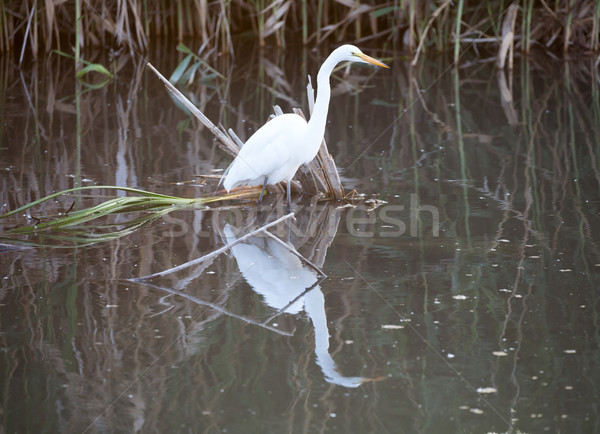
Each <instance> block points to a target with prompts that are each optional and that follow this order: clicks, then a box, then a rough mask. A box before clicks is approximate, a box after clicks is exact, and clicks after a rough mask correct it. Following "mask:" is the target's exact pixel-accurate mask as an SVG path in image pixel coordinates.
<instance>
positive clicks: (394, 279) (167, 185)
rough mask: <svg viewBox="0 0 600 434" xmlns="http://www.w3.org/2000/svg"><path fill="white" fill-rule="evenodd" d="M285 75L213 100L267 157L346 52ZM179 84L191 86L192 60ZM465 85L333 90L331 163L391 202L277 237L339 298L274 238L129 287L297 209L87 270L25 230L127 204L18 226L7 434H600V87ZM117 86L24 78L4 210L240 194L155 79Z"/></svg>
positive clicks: (209, 218) (278, 230)
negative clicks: (322, 71)
mask: <svg viewBox="0 0 600 434" xmlns="http://www.w3.org/2000/svg"><path fill="white" fill-rule="evenodd" d="M172 51H173V50H172ZM365 52H366V53H368V54H373V55H375V56H377V53H372V52H369V50H368V49H367V48H365ZM267 54H268V55H267V57H266V58H260V57H258V56H255V57H251V56H250V55H248V57H247V58H245V57H243V56H241V55H239V56H238V58H237V60H236V62H237V63H236V64H235V65H232V64H230V63H228V60H227V59H221V60H219V62H221V63H217V64H215V65H213V66H214V67H215V68H216V69H217V70H219V71H221V72H222V73H223V74H224V75H225V76H227V77H229V78H228V79H227V80H225V79H221V78H214V77H213V78H211V77H210V76H207V77H206V78H205V80H204V84H202V83H200V84H196V85H194V86H193V87H191V88H190V89H189V90H190V92H191V93H193V95H194V99H195V101H196V103H197V104H198V105H199V106H200V107H201V108H202V109H203V111H204V112H205V113H206V114H207V115H208V116H209V117H210V118H211V119H212V120H213V121H214V122H215V123H216V122H220V123H221V124H223V125H224V126H226V127H232V128H233V129H234V130H235V131H236V132H238V134H239V135H240V136H241V137H242V138H246V137H248V135H249V133H250V132H251V131H253V130H254V129H255V128H256V127H257V126H259V125H261V124H262V123H263V122H264V119H266V117H267V116H268V114H269V112H270V107H271V106H272V105H273V104H275V103H277V104H280V105H281V106H282V108H283V109H284V111H289V110H290V105H294V106H300V105H301V106H302V107H303V108H305V107H306V105H305V104H304V97H303V95H304V94H305V90H304V89H305V83H306V79H305V77H306V74H308V73H310V74H311V75H312V76H313V77H314V76H315V74H316V71H317V68H318V66H319V64H320V60H322V59H324V58H325V57H326V55H327V54H328V53H322V54H321V55H320V56H318V55H316V54H315V53H307V54H304V56H303V57H300V58H298V59H296V58H290V57H289V56H285V55H283V56H282V58H281V60H279V57H278V55H277V53H275V52H271V53H267ZM154 58H158V56H155V57H154ZM158 59H160V61H154V63H155V65H156V66H157V67H158V69H159V70H161V71H163V73H164V74H165V75H166V76H168V75H169V74H170V71H172V70H173V69H174V68H175V66H176V60H177V59H175V56H174V55H173V58H171V59H167V58H158ZM248 65H251V66H248ZM447 66H448V64H447V63H444V62H438V61H435V62H433V61H427V60H424V61H423V62H422V65H421V66H420V67H418V68H416V69H412V70H411V69H410V68H409V67H408V66H407V65H406V64H404V63H402V62H392V69H391V70H389V71H384V70H377V71H375V70H374V69H372V68H361V67H356V66H353V67H352V68H351V73H350V75H349V76H348V77H346V78H344V76H343V72H338V73H337V74H336V75H335V77H334V78H333V79H332V87H333V97H332V104H331V108H330V114H329V125H328V130H327V133H326V138H327V140H328V145H329V150H330V152H331V153H332V154H333V155H334V156H335V159H336V162H337V164H338V166H339V168H340V170H341V172H342V181H343V183H344V186H345V188H346V189H347V190H351V189H356V190H357V191H358V192H360V193H364V194H365V198H366V199H373V198H375V196H376V195H379V196H378V197H377V201H371V202H369V203H367V204H361V205H358V206H356V207H350V206H346V207H344V206H342V205H341V204H335V205H332V204H329V203H327V202H317V201H311V200H310V199H306V198H303V199H296V201H295V204H294V206H295V209H296V217H297V218H296V221H294V222H288V223H287V224H286V223H282V224H280V225H278V226H277V227H275V228H273V229H272V230H271V232H272V233H273V234H274V235H277V236H278V237H279V238H280V239H283V240H285V241H290V242H291V243H292V244H293V245H294V246H295V247H296V248H297V249H298V250H299V251H300V253H302V254H303V255H304V256H305V257H306V258H308V259H309V260H310V261H311V262H313V263H314V264H316V265H317V266H319V267H320V268H322V270H323V271H324V272H325V273H326V274H327V277H326V278H324V279H321V278H320V277H319V276H318V274H317V272H316V271H314V270H313V269H311V268H309V267H307V266H305V265H304V264H303V262H302V261H300V260H299V259H298V258H297V257H296V256H294V255H292V254H290V253H289V251H288V250H287V249H285V248H284V247H283V246H281V244H279V243H278V242H276V241H275V240H274V239H272V238H269V237H266V236H259V237H254V238H252V239H250V240H248V242H246V243H240V244H238V245H237V246H236V247H234V248H232V249H231V250H230V251H229V252H227V253H225V254H221V255H219V256H216V257H214V258H212V259H210V260H208V261H204V262H201V263H193V264H191V265H189V266H187V267H184V268H181V269H179V270H177V271H173V272H171V273H168V274H166V275H164V276H159V277H156V278H153V279H150V280H147V281H143V282H139V281H132V280H128V279H134V278H137V277H140V276H146V275H149V274H152V273H157V272H161V271H164V270H169V269H171V268H172V267H175V266H178V265H181V264H186V263H188V262H189V261H193V260H194V259H197V258H200V257H202V256H203V255H205V254H207V253H210V252H211V251H213V250H216V249H218V248H220V247H222V246H223V245H224V244H226V243H228V242H231V241H233V240H234V239H235V238H236V237H239V236H241V235H243V234H244V233H245V232H246V231H248V230H249V229H253V228H256V227H258V223H257V222H259V221H260V222H268V221H273V220H274V219H276V218H277V217H280V216H282V215H283V202H282V199H283V196H280V197H278V196H277V195H273V194H272V195H269V196H268V197H267V198H266V203H267V205H266V206H264V207H263V211H262V212H261V213H260V215H258V216H257V214H256V207H255V206H254V204H253V203H251V202H248V203H242V204H241V205H240V202H229V203H228V205H235V206H230V207H226V206H224V205H225V204H217V205H214V206H213V207H212V208H211V209H202V208H196V209H189V208H188V209H178V210H175V211H173V212H171V213H169V214H166V215H165V216H163V217H162V218H161V219H157V220H155V221H153V222H151V223H150V224H148V225H146V226H144V227H142V228H140V229H139V230H137V231H135V232H133V233H131V234H129V235H126V236H122V237H118V238H115V239H113V240H108V241H105V242H99V243H95V244H92V245H87V246H78V247H73V246H72V245H71V244H70V242H69V240H68V239H65V237H67V236H70V235H72V234H71V233H69V232H65V231H63V232H57V233H49V234H38V235H36V236H29V237H16V236H14V235H10V234H8V233H7V232H6V231H8V230H9V229H11V228H14V227H15V226H19V225H20V226H22V225H25V224H33V223H35V222H36V221H39V220H37V219H40V218H41V217H42V216H44V215H49V214H54V213H57V212H63V213H65V212H66V211H67V210H68V209H69V208H70V207H71V205H72V204H73V205H74V207H79V206H83V205H89V204H93V203H99V202H100V201H101V200H103V199H105V197H104V196H102V195H105V194H113V192H111V191H105V190H92V193H93V196H92V197H90V195H83V194H81V195H75V196H67V197H60V198H57V199H56V200H54V201H51V202H48V203H46V204H44V205H43V206H41V207H38V208H36V209H34V210H32V211H30V212H29V213H24V214H26V215H22V216H19V218H18V219H14V218H13V219H7V220H1V221H0V224H1V225H2V228H1V229H2V231H3V233H2V240H1V242H2V243H4V244H3V245H2V249H1V251H0V269H1V270H2V280H1V286H0V345H1V349H2V351H1V354H0V371H1V372H2V374H1V381H0V384H1V385H2V387H1V388H0V390H1V394H2V395H1V400H2V404H1V408H2V411H1V412H0V420H1V421H2V431H5V432H21V433H22V432H35V433H39V432H83V431H87V432H229V433H238V432H239V433H241V432H322V431H327V432H345V433H346V432H356V433H365V432H379V433H381V432H390V433H391V432H394V433H397V432H407V433H412V432H427V433H432V432H444V433H447V432H516V431H517V430H519V431H522V432H543V431H549V432H598V431H599V430H600V417H599V416H598V414H599V411H598V403H599V402H600V396H599V391H598V384H600V374H599V372H600V371H599V370H598V363H599V362H600V347H599V344H600V324H599V320H598V318H599V315H600V299H599V293H598V288H599V287H600V279H599V278H598V273H599V271H600V250H599V241H600V240H599V237H600V222H599V217H600V216H599V210H600V172H599V170H600V169H599V167H598V166H599V164H600V141H599V136H600V133H599V131H600V88H599V81H598V76H597V71H596V70H594V68H593V66H592V62H591V61H581V62H576V63H575V62H572V63H562V62H554V61H549V60H547V59H544V60H538V61H531V62H526V61H517V62H516V69H515V71H514V73H513V74H506V75H504V74H498V73H497V71H496V69H495V68H494V66H493V65H492V64H491V63H477V62H473V63H467V62H465V63H463V64H462V65H461V68H460V69H452V68H450V69H448V68H447ZM118 67H119V72H118V75H117V78H116V79H115V80H114V81H112V82H110V83H109V84H108V85H105V86H104V87H101V88H100V89H95V90H88V89H86V88H85V87H84V86H82V85H81V84H77V83H76V82H75V81H74V79H73V77H72V75H73V65H72V63H71V62H70V61H68V60H66V59H61V58H59V57H58V56H53V57H52V58H51V60H50V61H48V62H40V63H39V64H34V65H29V66H27V67H24V68H22V69H20V70H19V68H18V67H17V66H16V64H15V63H12V62H11V61H9V60H7V59H4V63H3V64H2V71H0V73H1V74H2V81H1V83H0V85H1V86H2V89H1V91H0V95H2V97H1V98H2V101H1V110H2V122H3V126H2V143H1V144H0V150H1V155H2V159H1V160H0V163H1V166H0V170H1V171H0V176H1V177H2V190H1V199H2V201H1V203H2V205H3V207H4V208H3V209H4V210H5V211H6V210H12V209H15V208H16V207H18V206H20V205H23V204H26V203H28V202H31V201H33V200H36V199H38V198H41V197H43V196H46V195H48V194H50V193H53V192H55V191H59V190H64V189H67V188H72V187H73V186H77V185H121V186H129V187H137V188H141V189H144V190H149V191H153V192H157V193H163V194H170V195H175V196H181V197H196V196H202V195H204V194H208V193H212V192H213V191H214V190H215V189H216V181H215V180H214V179H213V178H205V177H202V176H201V175H215V174H219V173H220V172H215V169H219V170H222V169H224V168H226V167H227V165H228V163H229V161H230V158H229V157H227V156H225V154H224V153H223V152H222V151H220V150H219V149H218V148H217V147H216V146H215V144H214V142H213V139H212V136H211V135H210V134H209V132H207V131H206V130H205V129H203V128H201V127H199V126H198V125H197V124H196V122H195V121H190V120H189V118H188V117H187V116H186V114H185V113H183V112H182V111H181V110H180V109H179V108H177V107H176V105H175V104H174V102H173V101H172V100H171V99H170V97H169V96H168V94H167V92H166V90H165V89H164V87H163V86H162V84H160V83H159V82H158V80H157V79H156V77H155V76H153V74H152V73H151V72H149V71H147V70H146V69H144V67H143V63H142V62H139V63H138V64H136V63H134V62H131V60H130V61H126V62H123V63H122V64H121V63H119V64H118ZM425 90H426V91H425ZM420 96H422V98H421V99H419V97H420ZM305 110H306V109H305ZM119 194H124V193H119ZM278 199H279V201H278ZM127 218H128V217H127V216H123V215H118V216H114V217H112V220H107V221H111V222H114V221H117V222H118V221H120V220H119V219H122V221H125V220H126V219H127Z"/></svg>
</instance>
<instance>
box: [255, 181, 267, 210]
mask: <svg viewBox="0 0 600 434" xmlns="http://www.w3.org/2000/svg"><path fill="white" fill-rule="evenodd" d="M265 188H267V177H266V176H265V179H264V180H263V188H262V190H261V191H260V196H258V202H256V204H257V205H260V203H261V202H262V198H263V194H265Z"/></svg>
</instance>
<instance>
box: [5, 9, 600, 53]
mask: <svg viewBox="0 0 600 434" xmlns="http://www.w3.org/2000/svg"><path fill="white" fill-rule="evenodd" d="M511 7H512V8H513V9H514V15H513V16H511V21H510V23H511V24H512V26H510V27H511V29H512V32H513V35H512V36H510V38H511V42H513V41H514V43H515V45H516V47H517V49H520V50H522V51H523V52H526V53H527V52H529V50H530V49H531V48H532V47H534V46H539V47H543V48H545V49H547V50H551V51H557V52H567V51H573V50H578V51H583V52H589V51H593V52H598V50H599V49H600V36H599V35H600V3H599V2H598V1H593V0H578V1H575V0H556V1H553V2H548V1H545V0H540V1H533V0H524V1H523V2H519V1H515V2H514V3H512V6H511V4H510V3H509V2H503V1H500V2H498V1H492V0H485V1H476V0H471V1H467V0H456V1H451V0H437V1H435V0H425V1H419V2H414V1H410V2H407V1H400V0H390V1H388V2H386V3H383V4H382V3H381V2H377V1H375V0H366V1H362V2H359V1H356V0H336V1H333V2H324V1H318V2H307V1H302V2H295V1H292V0H253V1H242V0H227V1H225V0H216V1H208V0H181V1H177V2H168V1H156V0H155V1H152V0H143V1H142V0H86V1H82V0H74V1H72V2H71V1H69V2H66V1H57V0H54V1H45V2H38V1H35V0H25V1H22V0H5V1H3V2H1V3H0V51H11V50H12V51H15V52H20V53H21V56H23V54H25V53H29V54H30V55H31V56H32V57H34V58H37V57H39V56H40V55H43V54H45V53H49V52H50V51H51V50H52V49H59V50H65V48H66V47H72V46H73V45H76V46H77V47H78V48H84V47H90V46H101V47H111V46H121V45H122V44H124V43H127V46H128V47H130V48H132V49H138V50H142V51H143V50H145V49H146V48H147V47H148V45H149V43H150V41H151V40H152V39H156V38H170V39H173V40H175V39H176V40H178V41H181V40H183V39H184V38H186V37H198V38H200V39H201V40H202V43H203V44H204V45H205V46H210V47H211V48H214V49H215V50H216V51H218V52H231V51H232V50H233V39H234V37H236V36H244V37H247V36H248V35H252V37H254V38H256V40H257V42H258V44H259V45H261V46H264V45H266V44H276V45H280V46H282V45H285V44H286V42H287V41H294V42H299V41H302V43H303V44H311V45H318V44H319V43H320V42H322V41H324V40H326V39H334V40H336V41H355V42H359V41H360V42H364V41H366V40H371V39H377V40H378V41H379V42H383V44H384V45H385V46H386V47H387V48H388V49H390V50H394V51H397V50H405V51H408V52H415V53H416V54H419V53H420V52H422V51H425V50H440V51H441V50H444V51H446V50H449V49H454V52H455V56H456V57H458V53H459V51H460V50H461V44H463V45H464V44H468V45H469V46H472V45H474V46H475V47H479V46H483V45H488V44H493V45H495V46H496V47H500V46H501V45H502V43H503V41H506V37H507V33H506V32H505V29H506V15H507V14H508V11H510V10H511V9H510V8H511ZM84 29H85V31H84ZM504 43H505V45H506V42H504ZM511 46H512V44H511ZM496 49H497V48H495V50H496ZM415 58H416V56H415Z"/></svg>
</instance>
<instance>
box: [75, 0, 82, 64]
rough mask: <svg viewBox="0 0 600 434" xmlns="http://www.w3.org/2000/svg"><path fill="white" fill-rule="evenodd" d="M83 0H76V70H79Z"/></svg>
mask: <svg viewBox="0 0 600 434" xmlns="http://www.w3.org/2000/svg"><path fill="white" fill-rule="evenodd" d="M80 38H81V0H75V72H76V73H77V71H79V66H80V65H79V64H80V55H81V53H80V46H81V39H80Z"/></svg>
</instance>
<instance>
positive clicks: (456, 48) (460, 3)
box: [454, 0, 464, 62]
mask: <svg viewBox="0 0 600 434" xmlns="http://www.w3.org/2000/svg"><path fill="white" fill-rule="evenodd" d="M463 7H464V0H459V1H458V9H457V12H456V27H455V29H454V61H455V62H458V57H459V55H460V27H461V22H462V14H463Z"/></svg>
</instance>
